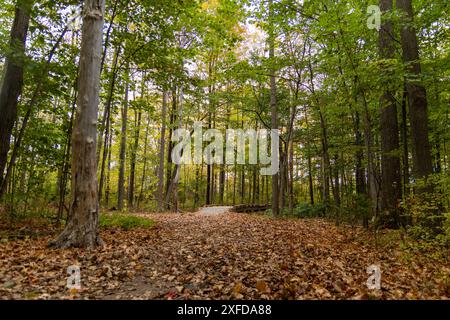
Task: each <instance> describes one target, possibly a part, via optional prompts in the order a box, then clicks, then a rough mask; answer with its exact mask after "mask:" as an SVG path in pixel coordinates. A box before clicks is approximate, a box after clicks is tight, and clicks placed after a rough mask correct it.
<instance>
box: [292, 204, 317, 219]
mask: <svg viewBox="0 0 450 320" xmlns="http://www.w3.org/2000/svg"><path fill="white" fill-rule="evenodd" d="M283 215H288V216H293V217H298V218H317V217H325V215H326V206H325V205H324V204H323V203H318V204H314V205H311V204H309V203H301V204H299V205H298V206H297V207H295V208H294V210H293V211H292V214H291V213H290V212H289V209H285V210H284V211H283Z"/></svg>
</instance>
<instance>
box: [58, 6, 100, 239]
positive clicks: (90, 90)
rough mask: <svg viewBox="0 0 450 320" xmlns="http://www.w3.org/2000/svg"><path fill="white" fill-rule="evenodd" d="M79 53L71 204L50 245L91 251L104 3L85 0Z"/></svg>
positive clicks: (95, 210)
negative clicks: (59, 232) (67, 217)
mask: <svg viewBox="0 0 450 320" xmlns="http://www.w3.org/2000/svg"><path fill="white" fill-rule="evenodd" d="M83 10H84V18H83V28H82V38H81V51H80V76H79V82H78V89H79V95H78V108H77V114H76V116H75V122H74V128H73V134H72V145H73V147H72V148H73V152H72V202H71V205H70V214H69V220H68V222H67V225H66V228H65V229H64V231H63V232H62V233H61V234H60V235H59V236H58V238H57V239H55V240H54V241H52V242H51V243H50V245H51V246H56V247H59V248H68V247H85V248H94V247H96V246H98V245H101V244H102V240H101V239H100V236H99V234H98V213H99V212H98V211H99V205H98V189H97V188H98V186H97V163H96V150H95V149H96V140H97V117H98V115H97V113H98V104H99V96H100V95H99V91H100V64H101V51H102V32H103V21H104V12H105V3H104V0H86V1H85V3H84V9H83Z"/></svg>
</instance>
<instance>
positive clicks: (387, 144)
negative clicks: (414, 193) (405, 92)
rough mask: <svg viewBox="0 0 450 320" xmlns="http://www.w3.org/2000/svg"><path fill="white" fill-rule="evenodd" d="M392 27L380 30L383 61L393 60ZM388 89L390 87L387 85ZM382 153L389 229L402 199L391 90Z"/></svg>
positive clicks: (384, 100)
mask: <svg viewBox="0 0 450 320" xmlns="http://www.w3.org/2000/svg"><path fill="white" fill-rule="evenodd" d="M380 8H381V10H382V12H389V11H391V10H392V0H381V1H380ZM392 32H393V25H392V22H391V21H384V22H383V25H382V27H381V30H380V55H381V58H382V59H392V58H394V54H395V48H394V45H393V43H392V38H391V37H392ZM387 85H388V87H389V84H387ZM380 105H381V121H380V126H381V151H382V160H381V166H382V170H381V171H382V178H381V183H382V187H381V189H382V209H383V211H384V216H383V217H382V219H383V221H382V223H383V224H384V225H386V226H389V227H398V226H399V223H400V221H399V207H398V206H399V202H400V199H401V197H402V189H401V188H402V187H401V173H400V158H399V156H398V155H397V153H398V151H399V138H398V132H399V131H398V120H397V105H396V101H395V98H394V95H393V93H392V91H391V90H389V89H387V91H386V92H385V93H384V94H383V96H382V97H381V103H380Z"/></svg>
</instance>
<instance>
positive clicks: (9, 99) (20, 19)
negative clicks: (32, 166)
mask: <svg viewBox="0 0 450 320" xmlns="http://www.w3.org/2000/svg"><path fill="white" fill-rule="evenodd" d="M31 6H32V1H23V0H18V1H17V5H16V11H15V16H14V21H13V25H12V28H11V35H10V42H9V47H10V49H11V51H12V53H11V54H10V55H8V56H7V57H6V61H5V67H4V73H3V77H2V80H1V84H0V114H1V117H0V186H1V185H2V184H3V173H4V171H5V167H6V163H7V159H8V152H9V148H10V140H11V134H12V130H13V127H14V123H15V121H16V118H17V105H18V103H19V96H20V94H21V93H22V87H23V67H24V61H23V60H24V58H23V56H24V54H25V43H26V39H27V33H28V25H29V22H30V10H31Z"/></svg>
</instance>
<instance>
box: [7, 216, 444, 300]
mask: <svg viewBox="0 0 450 320" xmlns="http://www.w3.org/2000/svg"><path fill="white" fill-rule="evenodd" d="M209 210H212V211H213V212H214V213H213V214H205V211H204V210H200V211H199V212H196V213H182V214H176V213H163V214H148V213H141V214H138V213H136V214H135V215H138V216H142V217H146V218H150V219H152V220H153V221H154V222H155V226H154V227H152V228H150V229H148V228H137V229H131V230H122V229H118V228H107V229H103V228H102V229H101V237H102V239H103V240H104V242H105V246H103V247H101V248H98V249H97V250H83V249H67V250H57V249H48V248H47V244H48V242H49V241H50V240H51V239H53V238H54V236H55V235H54V234H48V235H44V236H40V237H38V238H36V239H33V240H30V239H24V240H18V241H6V242H5V241H3V242H0V299H260V298H262V299H355V298H356V299H358V298H359V299H361V298H363V299H369V298H383V299H384V298H386V299H392V298H397V299H406V298H411V299H417V298H435V299H436V298H445V297H448V292H449V288H448V280H446V279H447V278H446V277H448V275H449V274H450V268H449V265H448V262H446V263H442V262H439V261H438V260H435V259H430V258H429V257H428V256H426V255H417V257H415V260H414V263H411V262H410V261H409V260H408V259H405V255H404V254H402V252H401V251H399V250H400V249H399V243H398V242H396V241H395V239H393V238H392V237H391V238H389V241H384V243H385V244H384V245H383V244H382V243H380V242H381V241H379V245H378V249H377V247H376V246H375V242H374V238H373V236H372V235H371V234H370V233H368V232H366V231H364V230H362V229H360V228H351V227H347V226H341V227H336V226H335V225H334V224H333V223H330V222H327V221H324V220H320V219H283V218H279V219H274V218H271V217H269V216H267V215H256V214H239V213H232V212H224V211H223V210H225V209H220V210H219V209H209ZM207 212H209V211H207ZM217 212H221V213H220V214H216V213H217ZM55 233H56V232H55ZM72 265H78V266H79V267H80V271H81V286H82V290H81V291H77V290H75V291H69V290H68V289H67V287H66V285H67V267H68V266H72ZM371 265H379V266H380V267H381V272H382V279H381V281H382V282H381V285H382V290H369V289H368V288H367V279H368V277H369V275H368V274H367V268H368V267H369V266H371ZM446 281H447V282H446ZM446 283H447V285H446Z"/></svg>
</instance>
